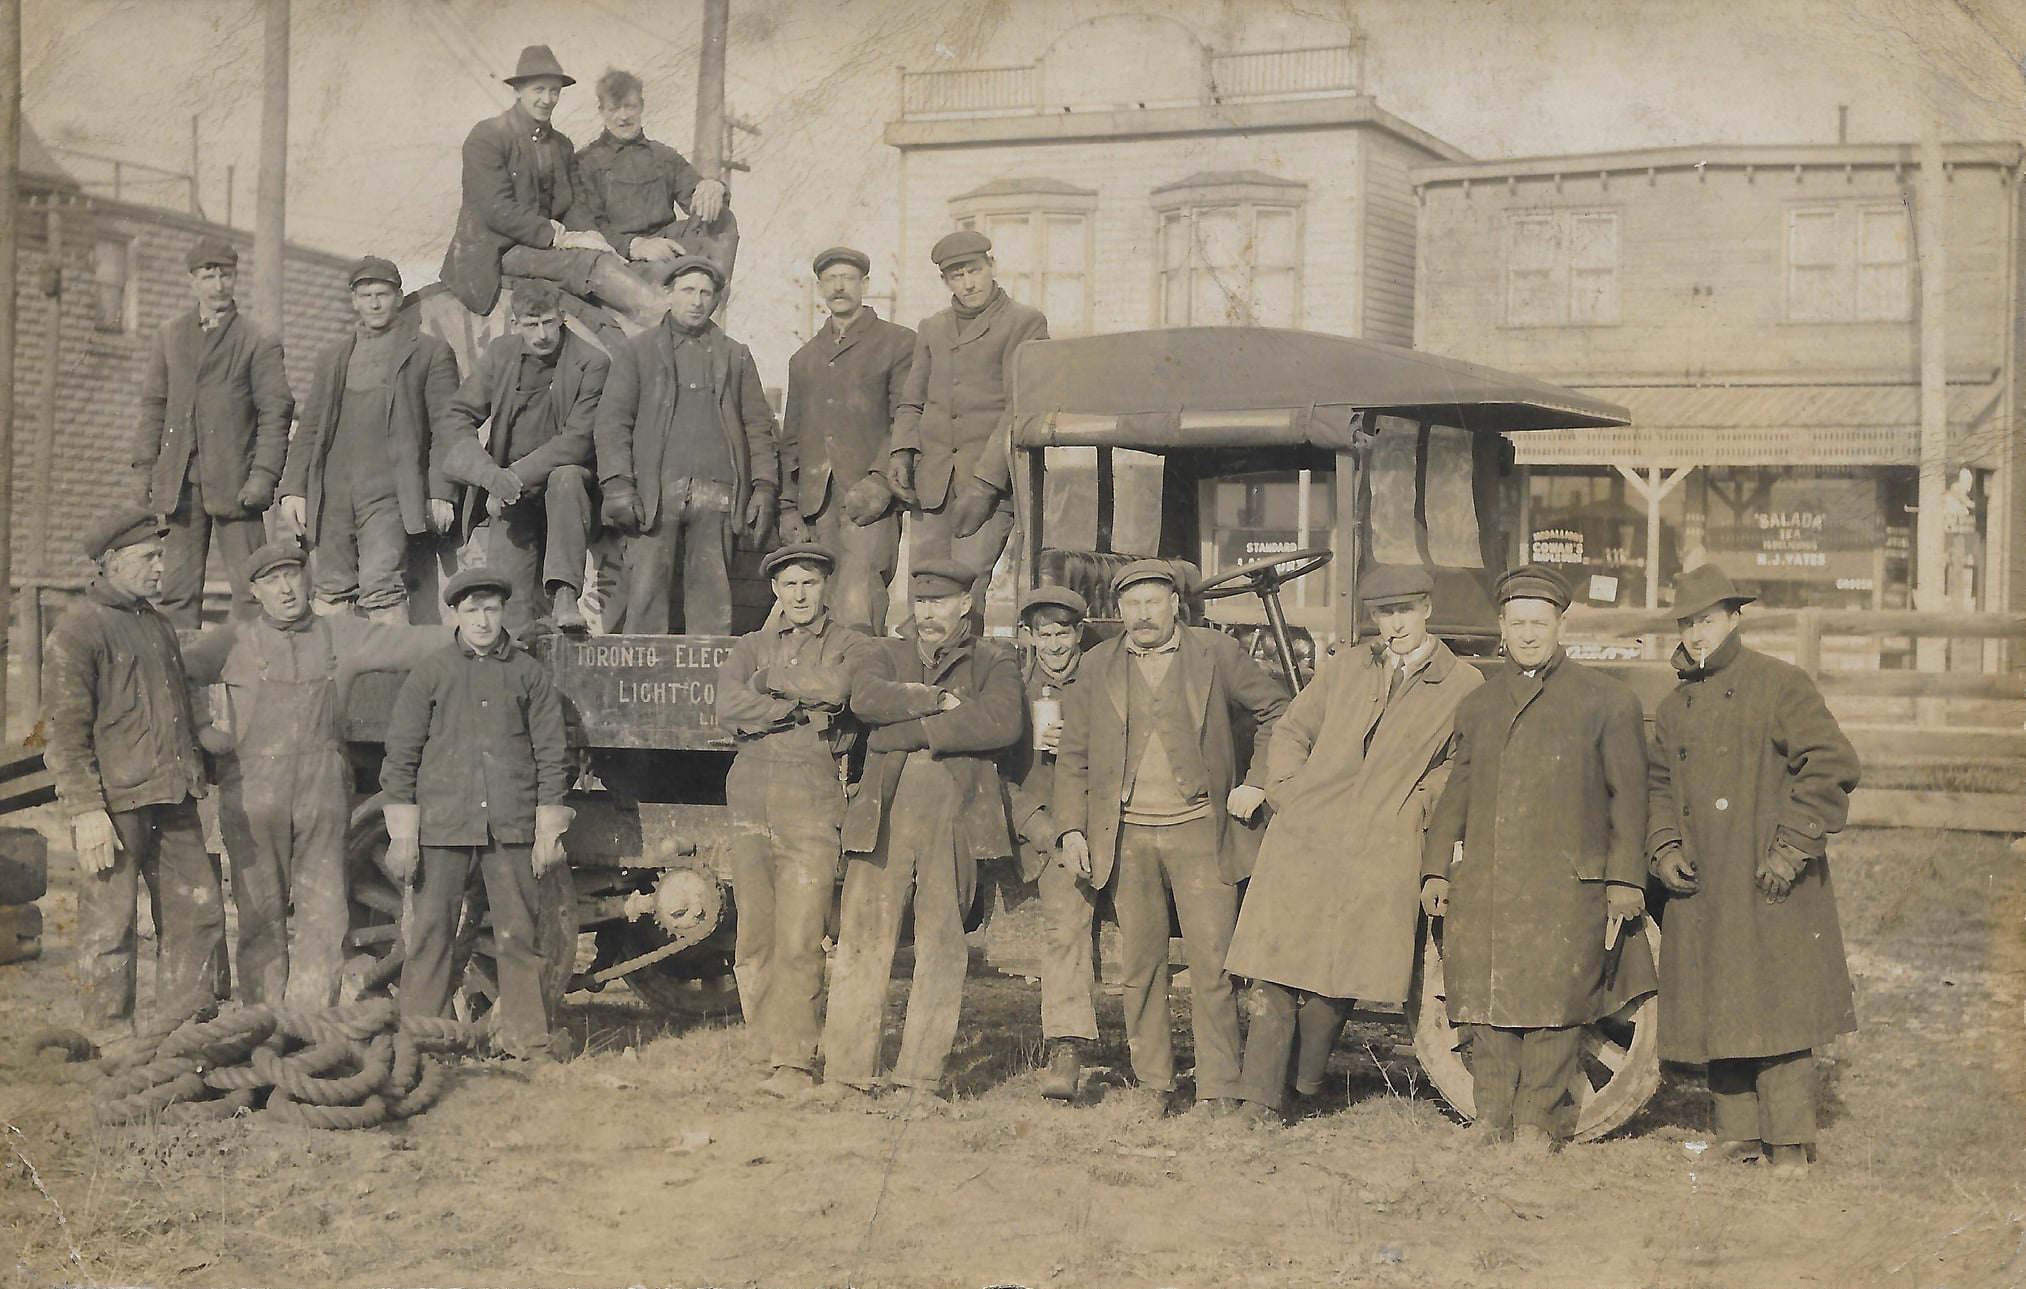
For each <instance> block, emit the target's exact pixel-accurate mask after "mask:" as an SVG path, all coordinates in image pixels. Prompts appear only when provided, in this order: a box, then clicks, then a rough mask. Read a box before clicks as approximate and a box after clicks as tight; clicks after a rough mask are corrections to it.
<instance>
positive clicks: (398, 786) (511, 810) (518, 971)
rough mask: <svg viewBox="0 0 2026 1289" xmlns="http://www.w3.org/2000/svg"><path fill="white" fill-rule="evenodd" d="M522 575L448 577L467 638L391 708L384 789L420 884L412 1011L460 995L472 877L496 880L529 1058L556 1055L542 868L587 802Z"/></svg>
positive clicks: (512, 997)
mask: <svg viewBox="0 0 2026 1289" xmlns="http://www.w3.org/2000/svg"><path fill="white" fill-rule="evenodd" d="M512 594H513V583H512V582H511V581H510V580H508V579H507V578H506V577H505V576H503V575H502V574H501V573H500V572H499V571H498V570H497V569H491V568H486V567H484V566H480V567H477V568H467V569H463V570H460V571H459V572H458V573H457V575H456V576H455V577H452V578H451V579H450V585H449V586H447V587H445V588H444V592H443V602H444V603H445V604H447V605H449V606H450V609H451V612H452V614H453V616H454V618H455V620H456V624H457V628H456V635H455V638H454V639H453V640H452V641H451V642H450V643H448V644H446V645H443V646H441V647H439V648H438V649H436V650H435V651H434V652H432V653H431V654H430V655H429V656H428V657H426V658H424V659H423V660H422V662H421V663H419V664H417V666H416V667H415V669H414V670H413V671H410V672H409V673H408V679H407V680H406V681H405V682H403V684H402V686H401V692H400V694H399V695H397V696H396V697H395V699H394V709H393V711H392V713H391V714H390V715H389V716H388V718H387V732H386V736H385V740H384V741H385V746H386V751H385V753H384V755H383V756H382V758H381V761H380V792H381V795H382V797H383V798H384V799H385V800H386V807H385V812H386V820H387V860H386V863H387V870H388V876H390V877H392V878H393V879H394V881H395V883H396V884H397V885H400V886H404V887H405V886H407V885H409V884H410V883H413V884H414V885H415V902H414V906H413V909H412V911H411V913H410V915H409V918H408V924H407V925H406V926H405V927H403V928H402V935H401V942H402V944H403V945H404V946H405V947H406V950H407V957H406V958H405V959H404V960H403V961H402V964H401V1015H402V1016H404V1017H416V1016H440V1015H442V1014H443V1011H444V1008H446V1007H447V1006H449V1003H450V995H451V990H452V987H453V984H454V982H453V981H452V979H451V975H450V968H451V961H452V954H451V949H452V941H453V940H454V939H455V938H456V933H457V918H458V912H459V910H460V909H462V908H463V907H464V898H465V892H466V889H467V888H468V887H469V886H471V885H472V884H473V883H474V882H478V881H483V882H484V884H485V898H486V904H487V905H488V906H489V907H490V909H491V911H492V936H493V941H494V944H495V952H494V959H495V961H496V962H497V963H498V964H499V1004H498V1006H499V1043H500V1047H501V1048H502V1050H504V1051H505V1052H506V1054H507V1055H509V1056H513V1057H519V1058H524V1059H533V1058H542V1057H548V1056H551V1055H553V1053H552V1050H551V1048H550V1040H549V1021H550V1019H551V1017H550V1016H549V1011H548V1008H549V998H548V995H547V994H546V992H545V991H544V989H543V985H542V980H543V976H544V974H545V972H544V964H543V958H542V941H541V939H540V938H539V928H538V925H537V920H536V914H537V910H539V909H540V908H541V907H542V905H543V891H542V882H543V878H544V877H545V876H547V875H548V874H550V873H551V872H552V871H555V870H556V869H557V866H558V865H560V864H561V863H562V862H563V858H564V856H563V834H564V833H565V832H566V831H568V830H569V827H570V822H571V820H572V819H573V818H574V817H575V814H576V812H575V811H573V810H572V809H570V807H569V806H567V805H565V804H564V803H563V794H564V792H566V791H567V790H568V789H569V786H570V781H571V779H572V778H573V777H574V774H573V771H572V769H571V759H570V752H569V748H568V746H567V744H566V743H565V742H564V732H563V705H562V701H561V700H560V699H559V698H557V696H556V690H555V686H554V685H553V684H551V683H550V680H549V671H548V668H547V667H545V666H544V665H542V664H541V663H540V662H537V661H536V660H535V657H534V655H532V654H530V653H529V652H528V651H527V649H526V648H525V647H524V646H522V645H521V644H520V642H519V641H517V640H515V639H514V637H513V635H512V634H511V633H509V632H508V631H507V630H506V601H507V597H508V596H510V595H512Z"/></svg>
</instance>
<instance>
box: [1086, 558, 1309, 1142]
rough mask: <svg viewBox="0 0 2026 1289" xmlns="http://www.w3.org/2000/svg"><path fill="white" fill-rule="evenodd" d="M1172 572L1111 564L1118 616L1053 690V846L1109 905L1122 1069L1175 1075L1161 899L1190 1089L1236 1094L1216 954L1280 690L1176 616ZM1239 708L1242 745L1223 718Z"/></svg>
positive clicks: (1149, 1084)
mask: <svg viewBox="0 0 2026 1289" xmlns="http://www.w3.org/2000/svg"><path fill="white" fill-rule="evenodd" d="M1179 582H1180V579H1179V576H1178V574H1177V572H1176V570H1175V568H1174V566H1173V565H1172V564H1170V563H1169V562H1168V561H1166V560H1158V559H1143V560H1138V561H1135V562H1134V563H1131V564H1128V565H1126V566H1125V567H1124V568H1122V569H1120V570H1119V571H1118V572H1117V573H1116V574H1115V575H1113V577H1112V588H1113V590H1114V591H1115V592H1116V593H1117V595H1118V605H1119V617H1120V619H1121V621H1122V623H1123V625H1124V628H1125V630H1124V632H1123V633H1122V634H1121V635H1118V636H1116V637H1114V638H1113V639H1110V640H1107V641H1105V642H1104V643H1103V644H1101V645H1099V646H1097V647H1096V648H1095V649H1092V650H1091V651H1090V654H1089V656H1088V657H1086V658H1085V659H1084V660H1083V663H1082V665H1081V667H1080V678H1079V679H1078V681H1077V683H1076V684H1075V685H1072V686H1071V687H1070V689H1069V694H1068V696H1067V697H1066V698H1065V699H1064V701H1063V722H1062V741H1061V747H1060V750H1059V751H1058V752H1057V754H1056V763H1055V801H1054V807H1053V809H1054V812H1055V816H1056V820H1057V822H1059V823H1060V824H1061V825H1062V826H1063V827H1064V828H1065V829H1067V830H1068V831H1067V832H1065V833H1064V835H1063V838H1062V858H1063V862H1065V863H1066V864H1068V865H1069V866H1070V867H1071V868H1072V869H1073V870H1074V871H1075V873H1076V874H1077V876H1078V877H1079V878H1080V879H1081V880H1082V881H1084V882H1085V883H1087V884H1088V885H1089V886H1090V887H1091V889H1092V890H1096V891H1102V890H1104V889H1106V888H1107V887H1109V888H1110V889H1111V895H1112V907H1113V909H1114V910H1115V911H1116V912H1117V914H1118V920H1119V942H1120V944H1119V951H1120V955H1121V957H1122V958H1123V960H1124V961H1123V974H1124V982H1123V983H1124V990H1125V1020H1126V1038H1127V1041H1128V1043H1129V1045H1130V1047H1131V1049H1132V1061H1133V1074H1134V1076H1135V1077H1136V1078H1137V1079H1138V1080H1139V1083H1140V1086H1141V1087H1143V1088H1145V1089H1148V1090H1149V1091H1150V1092H1151V1093H1153V1094H1154V1095H1155V1096H1156V1097H1157V1098H1158V1099H1159V1100H1160V1102H1161V1103H1162V1105H1163V1107H1164V1108H1165V1107H1166V1105H1167V1103H1168V1102H1169V1100H1170V1098H1171V1097H1172V1095H1173V1093H1174V1089H1175V1059H1174V1035H1173V1033H1172V1026H1171V1025H1170V1023H1169V1019H1168V901H1169V899H1170V898H1172V899H1173V900H1174V905H1175V913H1176V915H1177V916H1178V917H1179V918H1180V920H1181V924H1182V943H1183V947H1184V949H1185V951H1186V952H1187V954H1188V958H1189V980H1190V987H1191V992H1192V995H1193V996H1192V1000H1191V1004H1190V1009H1189V1021H1190V1028H1191V1029H1192V1030H1193V1032H1194V1035H1195V1046H1196V1096H1197V1098H1198V1100H1199V1101H1201V1102H1204V1103H1207V1104H1208V1105H1209V1107H1210V1108H1211V1110H1212V1111H1213V1112H1215V1113H1231V1112H1233V1111H1236V1110H1237V1109H1238V1101H1237V1098H1238V1096H1239V1095H1240V1092H1239V1084H1238V1072H1239V1051H1238V992H1237V987H1236V986H1235V985H1234V984H1233V983H1232V980H1231V976H1230V974H1229V973H1228V972H1226V971H1225V969H1224V955H1225V953H1226V951H1227V950H1229V948H1230V946H1231V932H1232V928H1233V927H1234V926H1235V925H1236V923H1237V920H1238V883H1239V882H1242V881H1244V880H1245V878H1246V876H1247V874H1248V873H1249V872H1250V871H1251V867H1252V856H1253V853H1254V851H1255V850H1256V848H1257V845H1258V839H1257V836H1256V835H1254V834H1251V833H1250V832H1249V830H1248V829H1246V828H1245V827H1244V826H1243V825H1245V824H1246V823H1247V822H1248V821H1250V820H1252V819H1253V818H1254V817H1255V816H1256V815H1257V814H1258V813H1259V809H1260V807H1261V806H1262V805H1263V804H1265V801H1266V789H1265V783H1266V765H1267V757H1266V750H1267V747H1268V746H1269V745H1270V743H1271V742H1272V739H1273V729H1274V726H1275V724H1276V723H1278V722H1279V720H1280V716H1281V713H1282V712H1283V711H1285V710H1286V709H1287V692H1286V690H1284V689H1282V688H1281V686H1280V685H1278V684H1276V683H1275V682H1274V680H1273V678H1272V677H1271V676H1269V675H1267V674H1266V671H1265V670H1264V669H1263V668H1261V667H1260V665H1259V664H1258V663H1256V662H1254V661H1253V660H1252V659H1251V658H1249V657H1247V656H1246V654H1245V651H1244V649H1243V648H1242V647H1241V646H1240V645H1239V643H1238V642H1237V641H1236V640H1234V639H1232V638H1231V637H1230V636H1228V635H1225V634H1224V633H1223V632H1221V631H1218V630H1216V629H1214V628H1211V627H1191V626H1184V625H1182V623H1181V621H1180V613H1181V608H1182V592H1181V586H1180V584H1179ZM1248 723H1249V724H1250V726H1251V729H1252V737H1251V746H1250V747H1249V748H1243V747H1240V746H1239V745H1238V741H1237V738H1236V736H1235V735H1234V733H1233V730H1234V727H1242V726H1243V725H1244V724H1248Z"/></svg>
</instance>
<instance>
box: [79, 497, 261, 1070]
mask: <svg viewBox="0 0 2026 1289" xmlns="http://www.w3.org/2000/svg"><path fill="white" fill-rule="evenodd" d="M168 532H169V529H168V526H167V525H165V524H164V523H163V522H162V518H161V516H159V515H153V514H148V513H146V512H144V511H123V512H121V513H119V514H116V515H114V516H113V518H112V519H111V520H110V521H109V522H107V523H103V524H101V525H100V526H99V527H98V528H97V529H96V530H95V531H94V532H93V533H92V535H91V536H90V537H88V538H87V539H86V541H85V547H84V553H85V554H86V555H87V556H89V557H90V558H91V559H92V561H93V562H94V563H96V564H97V566H98V572H97V574H96V576H94V577H93V578H92V581H91V584H90V585H89V586H88V587H86V588H85V593H84V595H83V597H82V598H80V599H79V600H78V601H77V603H75V604H73V605H72V606H71V607H70V608H69V609H67V610H66V611H65V612H64V615H63V617H62V619H61V620H59V621H58V622H57V624H56V627H55V629H54V630H52V631H51V632H50V635H49V646H48V659H49V661H48V686H49V696H48V699H47V701H46V702H45V704H44V712H45V716H46V720H47V723H48V738H49V744H48V749H47V751H46V753H45V756H46V757H47V759H48V762H49V769H50V773H51V774H52V775H53V776H54V778H55V780H56V795H57V799H58V800H59V801H60V802H62V805H63V810H64V813H65V814H67V815H68V816H69V817H70V827H71V835H72V837H73V839H74V840H75V843H76V846H77V859H78V864H79V865H80V866H81V867H82V868H83V870H84V882H83V884H82V885H81V886H80V887H79V888H78V893H77V975H78V994H79V997H80V1001H81V1004H82V1009H83V1013H84V1016H83V1019H84V1024H85V1028H86V1030H87V1031H88V1032H89V1034H90V1035H91V1037H92V1038H93V1039H94V1040H96V1041H98V1042H101V1043H103V1042H105V1041H106V1040H108V1039H112V1038H117V1037H120V1036H122V1034H130V1033H132V1031H133V1026H134V954H135V943H134V940H135V937H134V920H135V903H134V902H135V898H136V897H137V895H138V894H139V889H140V886H141V884H142V883H143V882H145V883H146V884H147V888H148V897H149V902H150V903H151V905H152V906H153V908H154V911H155V936H156V940H155V943H156V959H155V961H156V966H157V969H156V973H155V1007H156V1010H157V1011H158V1012H161V1013H164V1014H165V1015H166V1014H168V1013H170V1012H172V1011H174V1012H178V1013H180V1014H184V1015H187V1014H188V1013H190V1012H192V1011H195V1010H196V1008H197V1006H198V1005H199V1004H201V1003H203V1002H205V1001H208V1000H209V999H210V998H211V997H212V996H213V995H214V994H215V993H216V992H217V988H216V981H217V978H218V976H219V975H220V974H222V972H221V969H222V968H223V966H224V962H225V908H224V904H223V899H222V895H221V892H220V890H219V881H218V867H217V865H216V864H215V863H214V862H213V861H212V859H211V857H210V855H208V854H206V853H205V850H204V827H203V825H202V824H200V823H199V822H198V821H197V798H199V797H201V796H203V795H204V762H203V754H202V753H201V752H200V751H199V750H198V747H197V729H196V721H195V717H194V715H193V713H192V711H191V706H190V686H189V682H188V680H187V679H186V677H185V675H184V672H183V654H182V651H181V650H180V649H178V648H177V645H176V632H175V630H174V629H173V628H172V627H171V626H170V625H169V621H168V619H167V618H166V617H165V616H164V615H163V614H161V613H158V612H157V611H156V610H155V607H154V606H153V605H151V604H149V603H148V600H149V598H150V597H151V596H153V595H155V594H156V593H157V592H158V591H159V590H160V589H161V585H162V562H163V560H162V545H163V540H162V539H163V538H164V536H166V535H167V534H168ZM234 574H235V576H243V573H242V572H241V571H240V570H236V569H235V570H234Z"/></svg>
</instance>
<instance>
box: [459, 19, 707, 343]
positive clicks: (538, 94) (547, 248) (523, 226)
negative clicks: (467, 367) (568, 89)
mask: <svg viewBox="0 0 2026 1289" xmlns="http://www.w3.org/2000/svg"><path fill="white" fill-rule="evenodd" d="M505 80H506V83H507V85H508V86H509V87H511V88H512V90H513V92H514V104H513V106H512V107H510V108H508V109H507V110H506V111H504V112H502V113H500V114H499V115H498V116H494V117H487V118H486V119H485V120H483V121H480V122H479V123H478V124H477V125H474V126H473V127H471V133H470V134H468V135H466V136H465V140H464V153H463V170H464V179H463V184H464V200H463V204H462V205H461V206H460V207H459V208H458V212H457V228H456V231H455V232H453V233H452V234H451V237H450V247H449V249H448V250H447V251H446V252H445V253H444V257H443V271H442V273H441V274H440V275H439V276H440V277H441V278H442V280H443V282H444V284H445V285H446V286H448V287H449V288H450V289H451V292H452V293H453V294H455V295H456V296H457V298H458V300H459V302H460V303H462V304H463V305H464V307H465V308H467V309H469V310H471V311H472V312H473V313H475V314H478V315H479V316H480V317H487V316H489V315H490V314H491V313H492V310H493V306H494V305H495V304H497V303H499V292H500V282H501V278H502V277H503V276H504V277H518V278H542V279H544V280H546V281H550V282H554V283H555V284H556V285H558V286H560V287H562V288H563V289H564V290H565V291H568V292H570V293H571V294H573V295H577V296H581V297H593V296H595V297H596V298H597V299H599V300H601V301H603V302H604V303H605V304H607V305H610V306H611V307H612V308H615V309H618V310H620V311H621V312H623V313H625V314H627V315H629V316H630V317H631V318H632V319H633V320H634V321H636V322H639V323H641V324H643V325H646V324H650V323H652V322H653V321H654V320H655V319H656V318H658V317H660V316H661V314H662V313H663V312H664V311H665V310H666V309H667V308H668V299H667V296H666V294H665V293H664V292H663V291H662V290H661V289H660V287H659V286H657V285H656V284H655V282H656V281H659V280H661V279H660V278H659V277H658V276H657V277H656V279H655V281H650V280H649V276H648V275H645V274H639V273H635V272H633V271H632V270H631V269H630V268H629V267H628V265H627V262H626V261H625V260H624V259H622V258H621V257H620V255H619V253H618V251H617V249H616V248H615V247H613V246H612V244H611V243H610V242H608V241H607V240H606V238H605V235H604V234H603V233H600V232H599V231H598V227H597V226H598V219H599V215H600V210H599V207H598V201H597V193H596V191H595V190H594V189H593V188H591V186H590V185H589V184H587V183H586V182H585V180H584V178H583V176H582V175H581V174H579V173H578V170H577V153H576V149H575V147H573V146H572V145H571V143H570V138H569V136H568V135H566V134H563V133H561V132H560V131H558V130H557V129H556V128H555V127H554V126H553V125H551V124H550V122H551V120H552V119H553V118H554V116H555V114H556V104H557V102H559V101H560V100H561V98H562V96H563V89H564V87H565V86H569V85H575V84H576V83H577V82H576V80H575V79H574V78H572V77H570V76H567V75H565V74H564V72H563V69H562V66H561V65H560V64H558V63H557V62H556V56H555V54H554V53H552V52H550V50H549V47H548V46H547V45H529V46H528V47H527V48H526V49H523V50H522V51H521V57H520V62H519V64H518V66H516V68H515V69H514V74H513V75H512V76H508V77H506V78H505Z"/></svg>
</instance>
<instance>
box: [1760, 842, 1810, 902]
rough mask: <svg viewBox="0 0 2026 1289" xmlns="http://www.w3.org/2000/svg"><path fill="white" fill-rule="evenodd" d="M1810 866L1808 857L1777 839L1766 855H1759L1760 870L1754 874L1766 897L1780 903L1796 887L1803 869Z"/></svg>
mask: <svg viewBox="0 0 2026 1289" xmlns="http://www.w3.org/2000/svg"><path fill="white" fill-rule="evenodd" d="M1806 867H1808V857H1807V856H1806V855H1804V854H1802V853H1801V852H1800V851H1798V850H1795V849H1794V848H1793V847H1792V846H1789V845H1788V844H1787V843H1785V842H1783V841H1775V842H1774V843H1773V845H1772V847H1771V848H1770V849H1768V850H1767V851H1766V853H1765V854H1764V855H1761V856H1760V857H1759V864H1758V870H1757V872H1755V873H1754V874H1753V877H1754V879H1755V880H1756V881H1757V882H1758V886H1759V889H1760V890H1761V891H1763V892H1765V895H1766V898H1767V899H1769V900H1771V901H1772V902H1774V903H1775V904H1777V903H1779V902H1780V901H1781V900H1784V899H1786V898H1787V892H1788V891H1790V890H1792V889H1793V888H1794V882H1795V881H1796V879H1798V878H1799V877H1800V876H1801V870H1802V869H1804V868H1806Z"/></svg>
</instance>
